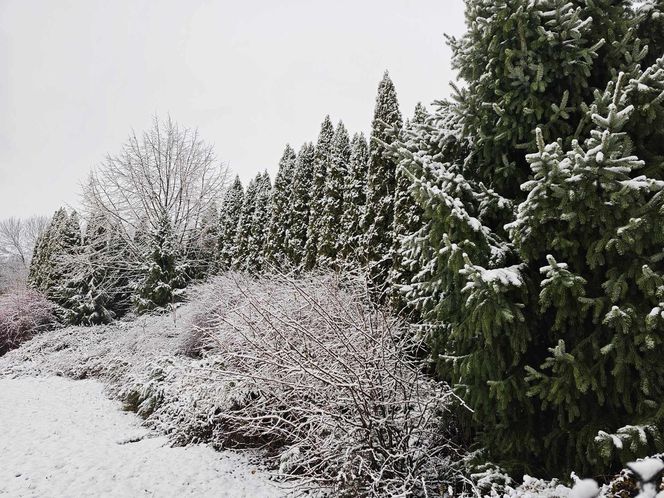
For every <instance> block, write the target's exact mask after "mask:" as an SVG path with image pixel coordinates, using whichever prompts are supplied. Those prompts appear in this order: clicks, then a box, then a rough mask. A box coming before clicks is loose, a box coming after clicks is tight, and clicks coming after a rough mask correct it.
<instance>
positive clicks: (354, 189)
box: [340, 133, 369, 262]
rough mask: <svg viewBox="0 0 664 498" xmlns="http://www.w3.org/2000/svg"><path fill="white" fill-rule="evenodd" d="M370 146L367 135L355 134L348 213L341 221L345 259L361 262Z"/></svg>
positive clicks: (346, 191) (346, 204)
mask: <svg viewBox="0 0 664 498" xmlns="http://www.w3.org/2000/svg"><path fill="white" fill-rule="evenodd" d="M368 163H369V147H368V146H367V140H366V138H365V137H364V134H363V133H356V134H355V135H353V140H352V142H351V152H350V159H349V163H348V174H347V175H346V183H345V187H344V214H343V216H342V220H341V243H340V244H341V248H340V253H341V257H342V259H343V260H345V261H349V262H357V260H358V257H359V256H358V254H359V251H360V248H361V247H362V242H363V236H364V232H363V230H362V219H363V218H364V209H365V204H366V189H367V166H368Z"/></svg>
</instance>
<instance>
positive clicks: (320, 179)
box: [303, 116, 334, 270]
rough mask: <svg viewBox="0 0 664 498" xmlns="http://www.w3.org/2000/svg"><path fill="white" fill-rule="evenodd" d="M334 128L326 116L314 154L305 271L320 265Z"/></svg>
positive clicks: (305, 249) (305, 246)
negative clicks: (320, 246)
mask: <svg viewBox="0 0 664 498" xmlns="http://www.w3.org/2000/svg"><path fill="white" fill-rule="evenodd" d="M333 137H334V127H333V126H332V121H330V116H325V119H324V120H323V124H322V125H321V129H320V134H319V135H318V142H316V150H315V153H314V176H313V180H312V184H311V197H310V203H309V225H308V228H307V240H306V242H305V245H304V263H303V266H304V269H306V270H311V269H313V268H314V267H315V266H316V264H317V263H318V244H319V240H320V233H321V230H322V219H323V211H324V198H325V184H326V178H327V171H328V168H329V165H330V161H331V159H332V139H333Z"/></svg>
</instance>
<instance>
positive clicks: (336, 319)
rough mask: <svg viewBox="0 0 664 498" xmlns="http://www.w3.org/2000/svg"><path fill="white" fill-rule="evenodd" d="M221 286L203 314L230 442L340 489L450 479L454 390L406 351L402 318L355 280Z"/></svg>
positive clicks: (399, 491)
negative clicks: (228, 402) (229, 401)
mask: <svg viewBox="0 0 664 498" xmlns="http://www.w3.org/2000/svg"><path fill="white" fill-rule="evenodd" d="M215 285H216V286H217V289H216V291H215V292H214V295H215V296H216V298H217V302H216V304H215V307H214V309H213V310H212V311H211V312H210V313H209V314H206V315H205V316H203V317H202V318H201V320H200V321H199V325H200V331H201V332H203V333H204V334H205V336H206V337H207V339H208V340H209V341H210V342H211V343H212V344H213V345H212V346H210V345H208V347H212V348H213V349H214V355H215V357H217V358H218V360H220V361H219V363H220V364H221V365H222V366H221V367H219V368H218V369H211V370H210V371H209V375H215V374H216V375H220V376H223V377H224V378H229V379H232V383H231V385H232V386H233V387H232V388H231V393H230V396H231V397H233V399H234V400H235V401H234V403H233V406H232V407H231V409H230V410H225V411H224V413H222V414H221V415H220V424H221V425H222V426H223V427H224V435H223V436H222V437H223V438H225V441H224V445H225V446H229V447H252V446H253V447H263V448H266V449H267V450H268V455H269V458H270V459H271V461H272V462H273V463H274V464H275V465H277V464H278V465H279V470H280V472H281V473H282V474H283V475H285V476H295V475H297V476H298V477H299V478H300V479H299V480H298V482H300V483H301V482H308V483H316V484H318V485H320V484H322V485H324V486H329V487H332V488H334V489H335V493H338V495H348V496H358V495H362V496H367V495H369V496H390V495H392V496H397V495H403V496H405V495H408V496H411V495H422V496H425V495H426V494H427V493H429V495H433V494H435V493H437V491H438V490H439V487H440V486H441V485H442V484H443V483H446V482H450V481H451V480H452V479H453V476H454V470H453V463H454V462H455V461H457V460H458V459H459V458H460V456H461V453H462V450H461V449H459V448H458V447H457V446H456V445H455V444H454V442H453V441H452V432H453V430H454V424H453V421H452V418H453V417H452V415H451V413H450V408H451V406H452V404H453V403H454V402H455V398H454V395H453V394H452V392H451V391H450V390H449V389H448V388H447V386H445V385H442V384H440V383H437V382H435V381H433V380H431V379H430V378H428V377H427V376H426V375H424V374H423V373H422V372H421V371H420V369H419V368H418V365H417V363H416V361H415V360H414V358H410V357H408V354H407V352H408V351H409V350H411V348H412V346H413V345H412V344H411V343H410V339H409V337H408V336H407V335H406V334H404V328H403V326H402V324H401V323H400V322H399V321H397V320H396V319H393V318H391V317H389V316H388V315H386V314H384V313H382V312H381V311H380V310H377V309H375V308H374V307H372V306H371V305H370V304H369V299H368V296H367V291H366V287H365V286H364V285H362V283H361V282H360V281H359V279H352V280H350V281H347V280H345V281H339V280H338V278H337V277H335V276H332V275H321V276H311V277H307V278H306V279H297V280H296V279H292V278H290V277H288V276H284V275H270V277H269V278H265V279H261V280H255V279H251V278H249V277H245V276H241V275H235V274H229V275H226V276H223V277H221V278H219V279H217V280H216V283H215ZM302 478H304V480H302Z"/></svg>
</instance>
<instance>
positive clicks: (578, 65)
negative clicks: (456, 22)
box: [391, 0, 664, 476]
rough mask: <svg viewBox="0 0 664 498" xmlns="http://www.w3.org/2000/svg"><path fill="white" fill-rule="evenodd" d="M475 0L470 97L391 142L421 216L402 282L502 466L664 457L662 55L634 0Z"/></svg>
mask: <svg viewBox="0 0 664 498" xmlns="http://www.w3.org/2000/svg"><path fill="white" fill-rule="evenodd" d="M467 5H468V10H467V19H468V25H469V31H468V33H467V35H466V36H464V37H463V38H462V39H461V40H458V41H456V40H454V41H452V46H453V49H454V52H455V56H454V57H455V58H454V60H455V66H456V67H457V68H458V69H459V70H460V74H461V76H462V78H463V79H465V80H466V85H465V86H464V88H463V90H460V91H458V92H457V93H458V95H457V102H456V103H454V104H449V103H439V104H438V105H437V107H438V109H437V110H436V112H435V113H434V114H433V115H432V116H431V117H429V118H427V119H426V120H425V122H424V123H423V124H421V125H414V126H413V128H412V129H407V130H405V131H404V136H403V137H402V139H401V142H400V143H398V144H397V145H395V146H393V147H392V148H391V149H392V151H393V152H395V153H396V154H397V155H398V156H399V158H400V160H401V164H402V165H403V166H404V168H406V171H407V172H409V173H410V174H411V176H412V178H413V188H412V195H413V197H414V198H415V199H416V200H417V202H418V204H419V205H420V206H421V209H422V223H421V226H420V228H419V229H417V230H416V231H415V233H413V234H412V235H410V236H409V237H408V238H407V240H406V246H405V247H404V248H403V249H402V251H401V254H402V256H403V258H404V262H405V263H406V264H407V265H412V268H414V269H415V270H416V271H415V272H414V274H413V277H412V283H411V284H410V285H403V286H402V287H403V289H402V290H404V291H406V295H407V297H408V299H409V304H411V305H413V306H416V307H417V309H418V311H419V312H420V313H422V315H423V317H424V319H425V321H426V323H427V325H428V327H427V332H428V337H429V343H430V345H431V347H432V354H433V356H434V358H435V359H436V360H437V370H438V373H439V375H440V376H441V377H443V378H444V379H446V380H448V381H449V382H450V383H452V384H453V385H454V386H455V389H456V390H457V392H458V393H459V394H460V395H461V396H462V397H463V398H464V400H465V401H466V403H468V405H469V406H470V407H471V408H472V409H473V416H472V418H470V417H464V418H463V419H462V420H463V422H469V423H470V424H469V425H470V427H469V429H471V432H470V434H473V433H474V436H475V438H476V441H478V442H479V444H480V445H481V446H483V447H484V448H486V450H487V451H486V454H487V455H488V457H489V458H491V459H493V460H495V461H498V462H500V463H501V464H502V465H504V466H505V467H506V468H508V469H509V470H510V471H512V472H514V474H521V473H523V472H527V473H529V474H531V475H532V474H538V475H548V476H551V475H559V476H561V475H568V473H569V471H570V470H571V469H576V470H577V471H580V472H584V473H588V472H601V473H606V472H610V471H612V470H613V468H614V466H615V464H616V462H618V461H619V460H624V459H626V458H633V457H637V456H643V455H645V454H648V453H649V452H653V451H655V450H657V451H661V450H662V434H661V430H662V429H663V428H664V419H662V413H660V412H661V406H663V404H664V384H662V380H660V379H663V378H664V377H663V376H662V373H663V372H661V369H662V368H664V366H662V362H661V361H658V360H656V359H655V358H662V357H664V343H662V342H661V341H660V336H662V335H664V322H661V317H660V316H659V315H660V313H661V309H662V308H664V306H661V305H660V303H661V302H662V299H661V298H662V295H661V294H660V293H661V292H662V290H661V289H664V287H662V286H660V283H659V282H660V281H662V282H664V280H662V279H663V278H664V268H663V267H662V266H661V263H660V261H661V258H660V256H659V253H660V252H661V246H662V242H664V232H662V228H661V223H659V222H658V221H657V218H658V217H661V213H662V212H664V209H662V205H661V201H660V200H659V199H660V196H661V195H662V194H661V192H660V190H661V189H662V188H664V184H662V183H661V181H662V175H663V174H664V169H663V168H664V164H663V162H662V160H661V157H662V143H663V142H664V136H663V134H664V126H662V125H663V124H664V123H663V121H662V116H663V111H664V109H663V101H664V86H663V85H664V70H662V62H661V61H660V62H659V63H658V65H657V66H654V67H646V66H645V65H644V66H643V68H642V69H640V67H639V65H640V64H642V63H643V61H644V57H646V56H647V53H646V52H645V51H644V50H643V49H642V46H643V44H642V43H641V42H640V41H639V40H637V39H636V37H635V30H638V28H639V26H638V24H637V16H636V15H635V14H634V13H633V12H632V11H631V10H630V7H629V5H630V4H629V2H608V1H607V2H599V1H598V2H595V1H588V2H576V3H566V2H564V1H558V0H555V1H554V0H551V1H546V0H543V1H539V2H526V1H519V0H506V1H502V2H488V1H483V0H469V1H468V2H467ZM643 29H645V28H643ZM603 38H605V39H606V40H603ZM660 50H661V48H660ZM621 72H623V73H625V76H623V77H622V78H621V81H622V88H621V84H620V83H619V82H618V80H619V77H618V75H619V74H620V73H621ZM536 130H538V131H537V133H536V132H535V131H536ZM607 464H608V465H607Z"/></svg>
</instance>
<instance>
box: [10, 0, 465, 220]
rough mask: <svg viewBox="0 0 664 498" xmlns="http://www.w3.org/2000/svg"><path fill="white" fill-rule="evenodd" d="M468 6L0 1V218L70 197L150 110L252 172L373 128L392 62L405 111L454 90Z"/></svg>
mask: <svg viewBox="0 0 664 498" xmlns="http://www.w3.org/2000/svg"><path fill="white" fill-rule="evenodd" d="M463 30H464V26H463V1H462V0H415V1H413V0H334V1H329V0H326V1H322V0H279V1H276V0H272V1H270V0H234V1H231V0H215V1H205V0H180V1H165V0H161V1H157V0H152V1H146V0H114V1H104V0H58V1H55V0H0V71H1V74H2V76H1V77H0V219H2V218H6V217H9V216H29V215H32V214H48V215H50V214H51V213H52V212H53V211H54V210H55V209H56V208H57V207H59V206H60V205H71V206H75V205H76V204H77V202H78V194H79V192H80V182H81V181H83V180H84V179H85V177H86V176H87V173H88V172H89V170H90V168H91V167H93V166H95V165H97V164H98V163H100V162H101V161H102V160H103V158H104V156H105V154H106V153H109V152H110V153H115V152H117V151H119V149H120V146H121V144H122V143H123V142H124V141H125V139H126V138H127V135H128V134H129V132H130V130H131V129H132V128H134V129H136V130H137V131H142V130H143V129H144V128H146V127H147V126H148V125H149V123H150V120H151V117H152V116H153V115H154V114H158V115H160V116H165V115H166V114H167V113H170V115H171V117H172V118H173V119H174V120H176V121H178V122H179V123H181V124H183V125H185V126H189V127H198V128H199V131H200V133H201V136H202V137H203V138H204V139H205V140H206V141H208V142H211V143H213V144H214V145H215V148H216V151H217V155H218V157H219V159H220V160H222V161H224V162H226V163H228V164H229V165H230V167H231V169H232V170H233V171H234V172H237V173H239V174H240V176H241V178H242V179H243V181H245V182H246V180H247V179H248V178H250V177H251V176H253V175H254V174H255V173H256V172H258V171H259V170H263V169H266V168H267V169H268V171H270V173H271V174H273V173H274V172H275V171H276V165H277V162H278V160H279V158H280V156H281V153H282V151H283V148H284V145H285V144H286V143H290V144H291V145H292V146H293V147H294V148H295V149H296V150H297V149H298V148H299V146H300V144H301V143H302V142H304V141H308V140H312V141H315V139H316V137H317V135H318V130H319V127H320V123H321V121H322V119H323V117H324V115H325V114H328V113H329V114H330V115H331V117H332V119H333V121H334V122H335V124H336V122H337V121H338V120H339V119H343V121H344V123H345V124H346V127H347V128H348V129H349V132H350V133H352V132H355V131H368V129H369V126H370V122H371V117H372V113H373V107H374V99H375V95H376V88H377V85H378V81H379V80H380V78H381V76H382V74H383V71H384V70H385V69H388V70H389V71H390V75H391V77H392V79H393V81H394V83H395V85H396V89H397V95H398V97H399V102H400V104H401V110H402V113H403V114H404V115H405V116H409V115H411V113H412V109H413V107H414V106H415V104H416V102H418V101H422V102H424V103H425V104H428V103H430V102H431V101H433V100H435V99H438V98H442V97H445V96H447V95H448V94H449V89H448V82H449V81H450V80H452V79H454V73H453V72H452V71H451V69H450V52H449V49H448V48H447V47H446V46H445V43H444V37H443V34H444V33H449V34H454V35H458V34H460V33H462V32H463Z"/></svg>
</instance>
